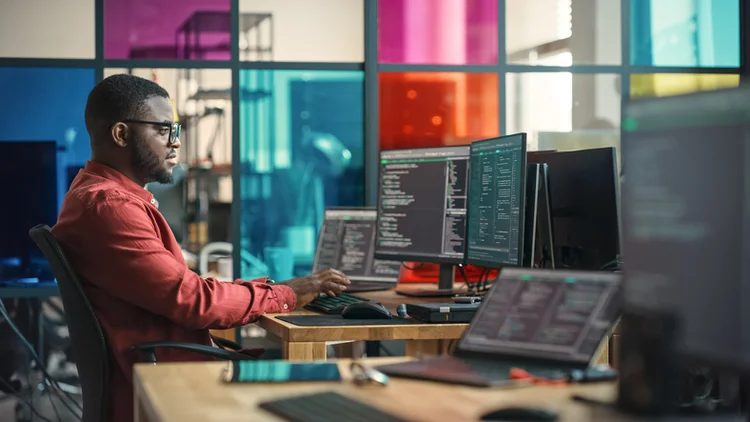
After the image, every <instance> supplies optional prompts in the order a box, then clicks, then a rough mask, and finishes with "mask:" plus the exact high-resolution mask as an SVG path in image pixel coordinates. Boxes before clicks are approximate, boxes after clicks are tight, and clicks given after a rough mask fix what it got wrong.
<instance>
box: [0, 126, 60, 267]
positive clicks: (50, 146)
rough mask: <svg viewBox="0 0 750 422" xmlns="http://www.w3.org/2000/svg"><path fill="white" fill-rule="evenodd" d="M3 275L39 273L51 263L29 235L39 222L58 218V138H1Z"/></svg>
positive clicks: (49, 222)
mask: <svg viewBox="0 0 750 422" xmlns="http://www.w3.org/2000/svg"><path fill="white" fill-rule="evenodd" d="M0 157H5V158H6V160H5V161H4V162H3V164H2V165H1V166H0V185H1V187H0V191H2V195H3V197H4V198H6V199H7V201H4V203H3V206H2V207H0V260H2V262H3V263H4V264H5V263H10V262H13V261H15V262H17V263H18V265H3V266H2V268H0V278H20V277H40V276H44V275H45V274H39V271H46V270H47V269H48V266H47V265H46V260H45V259H44V256H43V255H42V253H41V251H40V250H39V248H38V247H37V246H36V244H34V242H33V241H32V240H31V238H30V237H29V229H31V228H32V227H34V226H36V225H37V224H46V225H48V226H50V227H52V226H53V225H54V224H55V222H56V221H57V144H56V143H55V141H0Z"/></svg>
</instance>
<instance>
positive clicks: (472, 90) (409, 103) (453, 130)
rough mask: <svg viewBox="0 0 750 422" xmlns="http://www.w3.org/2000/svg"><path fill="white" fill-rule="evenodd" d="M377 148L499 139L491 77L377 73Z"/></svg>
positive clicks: (495, 93)
mask: <svg viewBox="0 0 750 422" xmlns="http://www.w3.org/2000/svg"><path fill="white" fill-rule="evenodd" d="M379 80H380V149H399V148H420V147H433V146H441V145H463V144H466V143H469V142H471V141H475V140H477V139H485V138H492V137H494V136H498V135H499V134H500V125H499V122H498V115H499V105H498V103H499V101H498V77H497V74H496V73H460V72H440V73H424V72H409V73H380V75H379Z"/></svg>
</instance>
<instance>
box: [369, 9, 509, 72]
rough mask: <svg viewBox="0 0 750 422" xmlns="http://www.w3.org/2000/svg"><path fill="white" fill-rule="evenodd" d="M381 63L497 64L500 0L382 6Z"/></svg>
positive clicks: (379, 50)
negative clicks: (498, 6) (498, 4)
mask: <svg viewBox="0 0 750 422" xmlns="http://www.w3.org/2000/svg"><path fill="white" fill-rule="evenodd" d="M378 43H379V44H378V55H379V61H380V62H381V63H427V64H496V63H497V51H498V48H497V1H496V0H470V1H455V0H380V1H379V2H378Z"/></svg>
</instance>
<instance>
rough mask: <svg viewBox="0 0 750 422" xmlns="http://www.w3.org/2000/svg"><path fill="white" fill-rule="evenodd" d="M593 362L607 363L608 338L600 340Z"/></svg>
mask: <svg viewBox="0 0 750 422" xmlns="http://www.w3.org/2000/svg"><path fill="white" fill-rule="evenodd" d="M595 362H596V363H597V364H598V365H609V338H605V339H604V340H602V344H601V347H600V348H599V356H597V357H596V360H595Z"/></svg>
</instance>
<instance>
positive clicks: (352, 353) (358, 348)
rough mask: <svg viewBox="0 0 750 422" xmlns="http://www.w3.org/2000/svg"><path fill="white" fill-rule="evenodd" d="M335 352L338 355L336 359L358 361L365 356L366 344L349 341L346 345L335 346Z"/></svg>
mask: <svg viewBox="0 0 750 422" xmlns="http://www.w3.org/2000/svg"><path fill="white" fill-rule="evenodd" d="M333 351H334V352H335V353H336V358H350V359H358V358H361V357H362V355H364V354H365V342H364V341H349V342H346V343H339V344H334V345H333Z"/></svg>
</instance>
